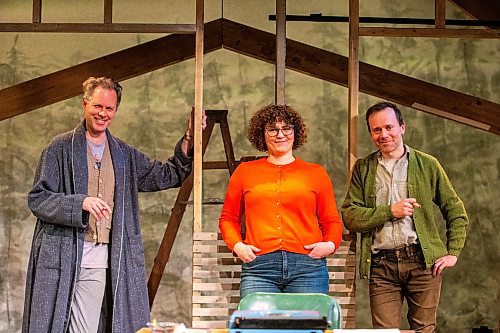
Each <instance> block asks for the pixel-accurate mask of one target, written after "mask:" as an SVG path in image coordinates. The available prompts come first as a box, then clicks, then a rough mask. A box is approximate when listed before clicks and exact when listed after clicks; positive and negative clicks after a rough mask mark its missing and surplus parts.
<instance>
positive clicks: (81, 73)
mask: <svg viewBox="0 0 500 333" xmlns="http://www.w3.org/2000/svg"><path fill="white" fill-rule="evenodd" d="M221 45H223V46H224V48H226V49H228V50H232V51H235V52H237V53H240V54H244V55H247V56H250V57H253V58H256V59H259V60H263V61H266V62H269V63H273V64H274V63H275V36H274V35H273V34H270V33H266V32H264V31H261V30H258V29H255V28H251V27H248V26H245V25H242V24H238V23H235V22H232V21H229V20H225V19H219V20H216V21H212V22H209V23H206V26H205V51H204V52H205V53H209V52H211V51H214V50H217V49H219V48H220V47H221ZM286 53H287V59H286V64H287V68H289V69H291V70H295V71H298V72H301V73H304V74H306V75H310V76H313V77H316V78H319V79H322V80H325V81H329V82H333V83H336V84H340V85H343V86H347V74H348V73H347V72H348V71H347V67H348V61H347V58H346V57H344V56H341V55H338V54H335V53H332V52H328V51H325V50H322V49H319V48H315V47H312V46H309V45H306V44H303V43H299V42H296V41H293V40H287V51H286ZM193 57H194V36H192V35H171V36H167V37H163V38H160V39H158V40H154V41H151V42H148V43H144V44H141V45H138V46H135V47H132V48H130V49H127V50H123V51H119V52H116V53H113V54H110V55H108V56H104V57H101V58H98V59H95V60H92V61H89V62H86V63H83V64H80V65H76V66H73V67H70V68H67V69H64V70H61V71H59V72H56V73H52V74H49V75H45V76H42V77H39V78H36V79H33V80H30V81H27V82H24V83H20V84H18V85H15V86H12V87H9V88H6V89H3V90H0V120H3V119H6V118H9V117H13V116H16V115H19V114H22V113H25V112H28V111H32V110H35V109H37V108H40V107H43V106H46V105H50V104H52V103H56V102H59V101H62V100H65V99H67V98H71V97H74V96H78V95H79V94H80V93H81V91H80V89H81V87H80V83H81V82H82V81H83V80H84V79H85V78H87V77H88V76H91V75H106V76H111V77H114V78H115V79H116V80H125V79H128V78H131V77H135V76H138V75H142V74H144V73H147V72H150V71H152V70H155V69H158V68H162V67H165V66H168V65H170V64H175V63H178V62H181V61H184V60H186V59H190V58H193ZM145 59H147V62H146V61H145ZM359 72H360V82H359V88H360V91H362V92H364V93H367V94H369V95H373V96H377V97H380V98H382V99H387V100H391V101H393V102H395V103H398V104H401V105H405V106H409V107H413V108H416V109H419V110H423V111H426V112H429V113H432V114H435V115H438V116H440V117H445V118H449V119H454V120H456V121H459V122H461V123H464V124H468V125H471V126H474V127H477V128H481V129H483V130H486V131H489V132H491V133H495V134H500V105H499V104H497V103H493V102H490V101H487V100H484V99H481V98H477V97H474V96H470V95H467V94H463V93H459V92H457V91H454V90H451V89H446V88H443V87H440V86H438V85H434V84H431V83H427V82H424V81H421V80H417V79H414V78H411V77H408V76H405V75H401V74H398V73H395V72H391V71H388V70H385V69H382V68H379V67H376V66H372V65H369V64H366V63H363V62H360V64H359ZM402 87H404V88H402Z"/></svg>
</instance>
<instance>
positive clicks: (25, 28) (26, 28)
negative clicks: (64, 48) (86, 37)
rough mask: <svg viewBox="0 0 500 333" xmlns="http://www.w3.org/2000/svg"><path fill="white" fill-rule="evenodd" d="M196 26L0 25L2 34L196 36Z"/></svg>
mask: <svg viewBox="0 0 500 333" xmlns="http://www.w3.org/2000/svg"><path fill="white" fill-rule="evenodd" d="M195 31H196V26H195V25H194V24H166V23H36V22H35V23H0V32H54V33H70V32H74V33H82V34H85V33H175V34H194V33H195Z"/></svg>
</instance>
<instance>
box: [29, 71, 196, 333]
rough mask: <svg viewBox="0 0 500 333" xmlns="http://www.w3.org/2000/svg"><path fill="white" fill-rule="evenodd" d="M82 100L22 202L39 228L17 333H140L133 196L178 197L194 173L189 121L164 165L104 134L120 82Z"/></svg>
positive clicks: (145, 317)
mask: <svg viewBox="0 0 500 333" xmlns="http://www.w3.org/2000/svg"><path fill="white" fill-rule="evenodd" d="M83 90H84V95H83V100H82V107H83V109H84V111H85V120H84V121H82V123H80V124H79V125H78V126H77V127H76V128H75V129H74V130H72V131H70V132H67V133H64V134H60V135H58V136H56V137H55V138H54V139H53V140H52V141H51V142H50V144H49V145H48V146H47V147H46V148H45V149H44V151H43V152H42V155H41V158H40V162H39V165H38V168H37V170H36V174H35V179H34V183H33V188H32V190H31V191H30V193H29V196H28V204H29V207H30V209H31V211H32V212H33V214H34V215H35V216H36V217H37V222H36V226H35V232H34V236H33V243H32V247H31V254H30V258H29V266H28V271H27V279H26V293H25V305H24V318H23V329H22V331H23V332H117V333H118V332H120V333H127V332H135V331H137V330H138V329H140V328H141V327H144V326H145V325H146V323H147V322H148V321H149V320H150V314H149V302H148V293H147V287H146V275H145V268H144V249H143V244H142V237H141V231H140V224H139V207H138V193H139V192H152V191H160V190H164V189H168V188H172V187H178V186H180V185H181V184H182V182H183V181H184V180H185V179H186V177H187V176H188V175H189V174H190V172H191V165H192V159H191V157H189V151H190V150H191V148H192V133H193V121H192V119H193V113H192V112H191V116H190V118H189V122H188V128H187V130H186V134H185V135H184V137H183V138H182V139H180V140H179V142H178V143H177V145H176V147H175V153H174V156H173V157H171V158H169V159H168V161H167V162H165V163H161V162H159V161H156V160H151V159H149V158H148V157H147V156H145V155H144V154H143V153H141V152H140V151H138V150H137V149H135V148H133V147H131V146H129V145H127V144H126V143H125V142H123V141H121V140H120V139H118V138H115V137H114V136H113V135H111V133H110V131H109V130H108V126H109V125H110V124H111V122H112V120H113V118H114V117H115V115H116V112H117V110H118V106H119V104H120V100H121V91H122V88H121V86H120V85H119V84H118V83H117V82H114V81H113V80H112V79H109V78H104V77H101V78H93V77H91V78H89V79H87V80H86V81H85V82H84V83H83ZM202 126H203V128H204V127H205V126H206V123H205V116H204V119H203V125H202ZM96 309H97V310H96Z"/></svg>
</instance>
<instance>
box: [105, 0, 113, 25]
mask: <svg viewBox="0 0 500 333" xmlns="http://www.w3.org/2000/svg"><path fill="white" fill-rule="evenodd" d="M112 22H113V0H104V23H107V24H109V23H112Z"/></svg>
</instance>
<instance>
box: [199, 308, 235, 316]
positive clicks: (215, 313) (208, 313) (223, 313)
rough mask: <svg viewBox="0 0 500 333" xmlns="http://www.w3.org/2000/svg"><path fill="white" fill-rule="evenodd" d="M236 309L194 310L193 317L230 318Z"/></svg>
mask: <svg viewBox="0 0 500 333" xmlns="http://www.w3.org/2000/svg"><path fill="white" fill-rule="evenodd" d="M233 311H234V309H228V308H208V309H207V308H197V309H193V311H192V315H193V316H199V317H211V316H229V315H230V314H231V313H232V312H233Z"/></svg>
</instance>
